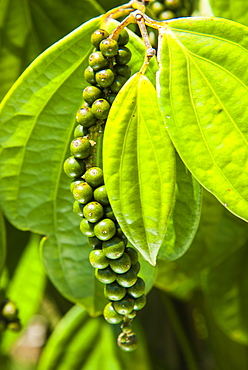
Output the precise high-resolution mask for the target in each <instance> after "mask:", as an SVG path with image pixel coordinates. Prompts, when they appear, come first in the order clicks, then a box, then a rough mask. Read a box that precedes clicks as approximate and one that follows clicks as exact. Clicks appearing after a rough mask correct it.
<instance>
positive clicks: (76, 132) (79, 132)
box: [73, 124, 85, 138]
mask: <svg viewBox="0 0 248 370" xmlns="http://www.w3.org/2000/svg"><path fill="white" fill-rule="evenodd" d="M84 130H85V128H84V127H83V126H82V125H80V124H79V125H77V126H76V127H75V130H74V133H73V136H74V138H76V137H80V136H84V135H85V134H84Z"/></svg>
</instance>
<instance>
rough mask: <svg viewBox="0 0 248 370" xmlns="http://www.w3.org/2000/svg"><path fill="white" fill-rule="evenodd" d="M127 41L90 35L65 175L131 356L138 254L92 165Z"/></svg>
mask: <svg viewBox="0 0 248 370" xmlns="http://www.w3.org/2000/svg"><path fill="white" fill-rule="evenodd" d="M128 40H129V36H128V33H127V32H126V31H125V30H123V31H122V32H121V33H120V34H119V37H118V39H117V40H114V39H112V38H111V37H109V33H108V32H107V31H106V30H103V29H99V30H97V31H95V32H94V33H93V34H92V36H91V42H92V44H93V45H94V47H95V50H94V51H93V53H92V54H91V55H90V56H89V66H88V67H87V68H86V69H85V72H84V77H85V79H86V81H87V82H88V83H89V84H90V85H89V86H87V87H86V88H85V89H84V90H83V100H84V102H83V106H82V108H81V109H80V110H79V111H78V113H77V116H76V121H77V124H78V125H77V126H76V128H75V130H74V140H73V141H72V142H71V144H70V151H71V156H70V157H69V158H67V159H66V160H65V162H64V171H65V173H66V174H67V175H68V176H69V177H70V178H71V179H72V183H71V186H70V190H71V192H72V194H73V197H74V204H73V211H74V212H75V213H76V215H78V216H79V217H81V218H82V220H81V222H80V230H81V232H82V233H83V234H84V235H85V236H87V237H88V241H89V245H90V246H91V247H92V251H91V252H90V255H89V260H90V263H91V265H92V266H93V267H94V268H95V269H96V270H95V276H96V278H97V279H98V280H99V281H100V282H102V283H104V284H105V286H104V294H105V296H106V298H107V299H108V300H109V301H110V302H109V303H108V304H107V305H106V307H105V308H104V312H103V315H104V318H105V319H106V321H108V322H109V323H111V324H118V323H121V322H123V324H122V330H123V332H122V333H121V334H120V336H119V338H118V344H119V346H120V347H121V348H122V349H124V350H127V351H130V350H133V349H135V348H136V346H137V338H136V335H135V334H134V333H133V332H132V328H131V321H132V319H133V318H134V317H135V315H136V311H137V310H140V309H141V308H143V307H144V305H145V303H146V296H145V294H144V292H145V283H144V281H143V279H141V278H140V277H138V273H139V270H140V264H139V262H138V254H137V252H136V250H135V249H134V248H132V247H129V246H127V244H128V241H127V238H126V237H125V235H124V233H123V232H122V231H121V229H120V226H119V225H118V222H117V220H116V218H115V216H114V213H113V211H112V208H111V206H110V203H109V199H108V195H107V191H106V187H105V184H104V176H103V171H102V169H101V168H100V167H96V166H94V163H93V162H94V161H93V160H92V153H93V152H94V150H95V144H96V142H95V141H94V140H92V138H93V137H94V135H95V133H96V132H103V129H104V125H105V122H106V119H107V117H108V113H109V109H110V106H111V104H112V103H113V101H114V99H115V97H116V95H117V93H118V92H119V90H120V89H121V87H122V86H123V85H124V84H125V82H126V81H127V80H128V78H129V77H130V75H131V70H130V67H129V66H128V65H127V63H128V62H129V60H130V58H131V52H130V50H129V49H128V48H127V47H126V46H125V45H126V44H127V43H128Z"/></svg>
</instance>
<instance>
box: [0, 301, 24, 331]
mask: <svg viewBox="0 0 248 370" xmlns="http://www.w3.org/2000/svg"><path fill="white" fill-rule="evenodd" d="M6 329H9V330H11V331H16V332H17V331H20V330H21V323H20V319H19V317H18V309H17V308H16V305H15V303H14V302H12V301H11V300H9V299H8V298H6V299H4V300H2V301H1V302H0V332H2V331H4V330H6Z"/></svg>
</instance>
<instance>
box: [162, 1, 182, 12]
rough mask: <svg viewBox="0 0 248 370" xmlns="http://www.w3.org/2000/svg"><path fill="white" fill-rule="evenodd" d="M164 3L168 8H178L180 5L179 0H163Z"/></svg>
mask: <svg viewBox="0 0 248 370" xmlns="http://www.w3.org/2000/svg"><path fill="white" fill-rule="evenodd" d="M164 5H165V6H166V8H167V9H169V10H179V9H180V8H181V6H182V1H181V0H165V1H164Z"/></svg>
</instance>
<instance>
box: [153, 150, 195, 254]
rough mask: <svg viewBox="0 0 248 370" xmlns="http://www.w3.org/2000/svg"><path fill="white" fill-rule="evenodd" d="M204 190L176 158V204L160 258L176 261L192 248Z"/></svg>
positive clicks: (160, 251) (177, 157)
mask: <svg viewBox="0 0 248 370" xmlns="http://www.w3.org/2000/svg"><path fill="white" fill-rule="evenodd" d="M201 199H202V188H201V186H200V185H199V183H198V182H197V181H196V180H195V179H194V177H193V176H192V175H191V173H190V172H189V170H188V169H187V168H186V167H185V165H184V164H183V163H182V161H181V159H180V158H179V156H176V192H175V204H174V207H173V211H172V213H171V215H170V218H169V222H168V228H167V230H166V234H165V238H164V241H163V245H162V247H161V248H160V250H159V258H161V259H165V260H170V261H171V260H176V259H178V258H180V257H181V256H182V255H183V254H184V253H185V252H186V251H187V249H188V248H189V247H190V245H191V243H192V241H193V239H194V236H195V234H196V231H197V228H198V224H199V221H200V216H201Z"/></svg>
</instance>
